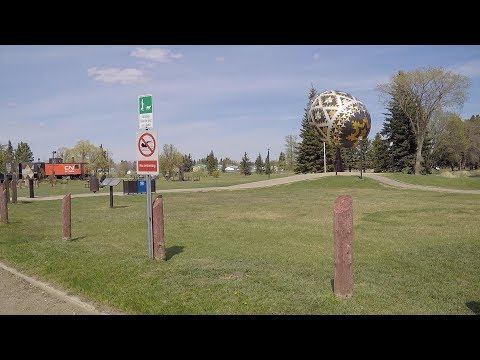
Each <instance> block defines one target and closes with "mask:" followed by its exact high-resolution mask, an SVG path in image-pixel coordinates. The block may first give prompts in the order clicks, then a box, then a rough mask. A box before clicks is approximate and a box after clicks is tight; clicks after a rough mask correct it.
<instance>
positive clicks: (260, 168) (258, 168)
mask: <svg viewBox="0 0 480 360" xmlns="http://www.w3.org/2000/svg"><path fill="white" fill-rule="evenodd" d="M255 173H256V174H263V160H262V155H260V153H258V156H257V159H256V160H255Z"/></svg>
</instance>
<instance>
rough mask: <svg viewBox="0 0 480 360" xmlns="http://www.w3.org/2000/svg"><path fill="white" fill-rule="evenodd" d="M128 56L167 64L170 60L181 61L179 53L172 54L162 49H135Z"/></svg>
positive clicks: (168, 50)
mask: <svg viewBox="0 0 480 360" xmlns="http://www.w3.org/2000/svg"><path fill="white" fill-rule="evenodd" d="M130 56H135V57H138V58H142V59H147V60H152V61H158V62H169V61H171V60H172V59H181V58H182V57H183V55H182V54H180V53H173V52H172V51H171V50H170V49H162V48H154V49H145V48H135V50H133V51H132V52H131V53H130Z"/></svg>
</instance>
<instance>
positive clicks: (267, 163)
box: [265, 149, 272, 177]
mask: <svg viewBox="0 0 480 360" xmlns="http://www.w3.org/2000/svg"><path fill="white" fill-rule="evenodd" d="M271 173H272V168H271V167H270V149H268V152H267V157H266V158H265V174H267V175H268V176H269V177H270V174H271Z"/></svg>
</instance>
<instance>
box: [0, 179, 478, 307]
mask: <svg viewBox="0 0 480 360" xmlns="http://www.w3.org/2000/svg"><path fill="white" fill-rule="evenodd" d="M343 194H351V195H352V196H353V207H354V250H353V258H354V291H353V297H352V298H350V299H348V300H341V299H338V298H336V297H335V295H334V294H333V291H332V285H331V280H332V278H333V273H334V264H333V235H332V232H333V230H332V226H333V218H332V216H333V215H332V213H333V211H332V208H333V204H334V201H335V198H336V197H337V196H338V195H343ZM163 197H164V204H165V208H164V212H165V239H166V247H167V261H165V262H157V261H153V260H150V259H149V258H148V248H147V229H146V209H145V208H146V198H145V195H130V196H118V197H116V198H115V208H113V209H110V208H109V200H108V197H105V198H103V197H101V198H99V197H91V198H76V199H72V236H73V241H70V242H66V241H62V240H61V230H60V201H43V202H31V203H28V202H24V203H19V204H14V205H12V204H11V205H9V219H10V223H9V224H7V225H5V224H0V260H1V261H3V262H5V263H6V264H8V265H10V266H12V267H15V268H16V269H18V270H19V271H22V272H24V273H26V274H29V275H33V276H36V277H38V278H41V279H43V280H46V281H48V282H50V283H52V284H53V285H55V286H60V287H63V288H64V289H67V290H68V291H69V292H71V293H73V294H77V295H80V296H84V297H87V298H90V299H94V300H95V301H96V302H97V303H99V304H103V305H106V306H110V307H114V308H116V309H118V310H120V311H123V312H126V313H131V314H472V310H470V308H469V307H468V306H467V304H478V303H479V302H480V282H479V277H478V274H479V270H480V246H479V245H480V244H479V242H480V238H479V232H478V229H479V227H478V224H479V223H480V196H473V195H463V194H445V193H436V192H423V191H418V190H417V191H408V190H398V189H392V188H386V187H383V186H380V185H378V184H377V183H375V182H374V181H373V180H370V179H363V180H360V179H358V177H328V178H323V179H319V180H312V181H305V182H299V183H294V184H289V185H281V186H276V187H271V188H265V189H255V190H241V191H225V192H208V193H184V194H180V193H177V194H164V195H163Z"/></svg>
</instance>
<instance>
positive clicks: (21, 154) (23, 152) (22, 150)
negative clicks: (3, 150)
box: [7, 141, 33, 163]
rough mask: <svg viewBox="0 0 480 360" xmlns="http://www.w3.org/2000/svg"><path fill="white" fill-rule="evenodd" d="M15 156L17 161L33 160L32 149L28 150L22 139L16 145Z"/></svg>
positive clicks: (28, 147)
mask: <svg viewBox="0 0 480 360" xmlns="http://www.w3.org/2000/svg"><path fill="white" fill-rule="evenodd" d="M9 143H10V142H9ZM10 145H11V144H10ZM7 151H8V150H7ZM15 156H16V158H17V161H18V162H19V163H23V162H29V161H33V153H32V150H30V146H29V145H28V144H27V143H24V142H22V141H21V142H20V143H19V144H18V145H17V148H16V149H15Z"/></svg>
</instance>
